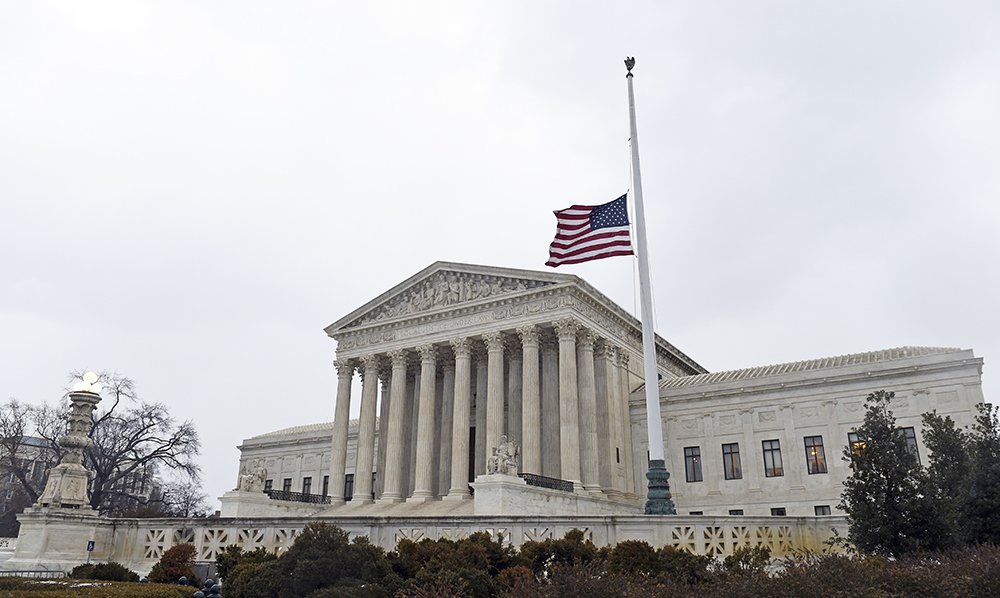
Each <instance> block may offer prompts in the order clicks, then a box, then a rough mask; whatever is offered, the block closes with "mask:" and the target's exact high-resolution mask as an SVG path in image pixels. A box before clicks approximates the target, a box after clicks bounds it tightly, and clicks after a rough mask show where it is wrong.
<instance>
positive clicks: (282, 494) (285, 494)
mask: <svg viewBox="0 0 1000 598" xmlns="http://www.w3.org/2000/svg"><path fill="white" fill-rule="evenodd" d="M264 494H266V495H268V496H269V497H270V498H271V500H287V501H290V502H305V503H311V504H315V505H328V504H330V497H329V496H323V495H322V494H303V493H302V492H290V491H288V490H265V491H264Z"/></svg>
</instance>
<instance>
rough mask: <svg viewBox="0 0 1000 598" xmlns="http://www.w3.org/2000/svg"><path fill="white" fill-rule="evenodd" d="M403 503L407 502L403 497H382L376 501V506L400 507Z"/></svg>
mask: <svg viewBox="0 0 1000 598" xmlns="http://www.w3.org/2000/svg"><path fill="white" fill-rule="evenodd" d="M401 502H406V499H405V498H403V497H402V496H382V497H379V499H378V500H376V501H375V504H379V505H398V504H399V503H401Z"/></svg>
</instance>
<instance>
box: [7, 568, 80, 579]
mask: <svg viewBox="0 0 1000 598" xmlns="http://www.w3.org/2000/svg"><path fill="white" fill-rule="evenodd" d="M0 577H34V578H41V579H57V578H60V577H66V572H65V571H47V570H45V569H24V570H11V571H0Z"/></svg>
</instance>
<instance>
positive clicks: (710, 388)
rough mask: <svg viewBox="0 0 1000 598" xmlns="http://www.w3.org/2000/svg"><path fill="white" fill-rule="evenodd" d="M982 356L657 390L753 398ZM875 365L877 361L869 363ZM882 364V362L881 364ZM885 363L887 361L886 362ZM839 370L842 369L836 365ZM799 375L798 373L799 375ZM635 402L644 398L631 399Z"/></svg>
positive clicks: (964, 363)
mask: <svg viewBox="0 0 1000 598" xmlns="http://www.w3.org/2000/svg"><path fill="white" fill-rule="evenodd" d="M982 362H983V360H982V358H974V359H968V358H966V359H949V360H947V361H941V362H932V363H921V364H913V363H912V362H910V363H906V362H905V361H903V360H900V362H899V363H897V364H894V365H893V366H892V367H880V368H875V367H868V368H865V369H861V370H856V371H852V372H836V373H830V372H824V371H823V370H813V371H811V372H810V373H811V374H815V375H811V376H809V377H807V378H805V379H798V380H795V379H790V377H789V376H786V375H782V376H775V377H769V378H756V379H748V380H733V381H728V382H717V383H713V384H706V385H704V386H688V387H682V388H664V389H661V390H660V400H661V401H663V400H666V401H668V402H670V403H672V404H675V405H676V404H677V403H683V402H686V401H692V400H703V399H708V398H725V397H732V396H743V397H752V396H754V395H762V394H768V393H774V392H782V391H791V390H804V389H811V388H822V387H827V388H829V387H833V386H843V385H846V384H850V383H854V382H862V381H871V380H886V379H890V378H900V377H903V376H907V375H913V374H934V373H940V372H947V371H956V370H962V369H967V368H969V367H976V368H977V371H978V368H979V367H980V366H982ZM872 365H876V364H872ZM880 365H882V364H880ZM885 365H888V364H885ZM837 369H842V368H837ZM799 377H800V378H801V374H800V375H799ZM633 400H635V402H636V403H642V402H644V401H643V400H640V399H633Z"/></svg>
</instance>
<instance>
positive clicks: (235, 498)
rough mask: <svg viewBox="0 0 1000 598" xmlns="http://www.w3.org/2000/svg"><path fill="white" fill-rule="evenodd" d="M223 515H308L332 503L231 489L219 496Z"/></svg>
mask: <svg viewBox="0 0 1000 598" xmlns="http://www.w3.org/2000/svg"><path fill="white" fill-rule="evenodd" d="M219 502H220V503H222V508H221V510H220V513H219V514H220V516H222V517H308V516H310V515H314V514H316V513H319V512H320V511H322V510H324V509H328V508H330V505H326V504H319V503H306V502H295V501H290V500H273V499H271V497H269V496H268V495H266V494H264V493H263V492H241V491H239V490H231V491H229V492H226V493H225V494H223V495H222V496H220V497H219Z"/></svg>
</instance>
